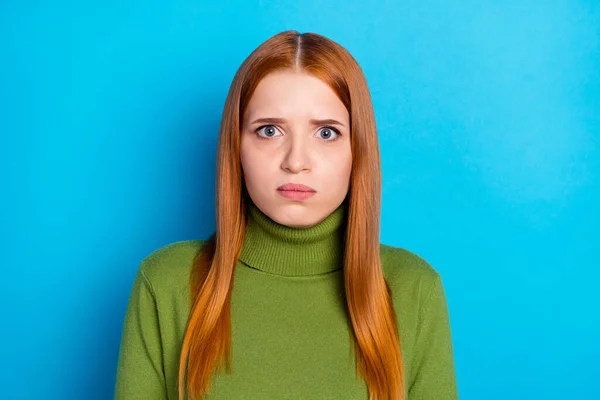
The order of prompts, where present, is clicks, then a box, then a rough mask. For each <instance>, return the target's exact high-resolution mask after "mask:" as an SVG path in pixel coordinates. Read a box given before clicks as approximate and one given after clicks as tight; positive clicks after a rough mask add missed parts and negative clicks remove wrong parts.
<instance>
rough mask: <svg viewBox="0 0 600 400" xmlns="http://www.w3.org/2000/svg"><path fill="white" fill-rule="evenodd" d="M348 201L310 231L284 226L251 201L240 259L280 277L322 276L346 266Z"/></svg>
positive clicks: (248, 207)
mask: <svg viewBox="0 0 600 400" xmlns="http://www.w3.org/2000/svg"><path fill="white" fill-rule="evenodd" d="M345 204H346V202H343V203H342V204H341V205H340V206H339V207H338V208H337V209H335V210H334V211H333V212H332V213H331V214H329V215H328V216H327V217H326V218H325V219H324V220H323V221H321V222H319V223H318V224H317V225H314V226H311V227H309V228H292V227H289V226H286V225H281V224H279V223H277V222H275V221H274V220H272V219H271V218H270V217H269V216H267V215H266V214H264V213H263V212H262V211H261V210H260V209H259V208H258V207H257V206H256V205H255V204H254V203H252V202H251V201H249V202H248V206H247V215H248V218H247V225H246V236H245V238H244V245H243V247H242V252H241V255H240V260H241V261H242V262H243V263H245V264H247V265H248V266H250V267H252V268H255V269H258V270H261V271H264V272H268V273H271V274H277V275H287V276H306V275H316V274H323V273H326V272H331V271H335V270H337V269H340V268H342V267H343V257H344V248H343V243H344V234H345V227H346V207H345Z"/></svg>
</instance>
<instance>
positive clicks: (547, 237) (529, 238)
mask: <svg viewBox="0 0 600 400" xmlns="http://www.w3.org/2000/svg"><path fill="white" fill-rule="evenodd" d="M370 3H371V2H366V1H362V2H361V1H348V0H346V1H322V0H319V1H313V0H309V1H303V2H296V1H291V0H286V1H259V2H254V4H251V2H243V1H219V2H214V4H209V3H208V2H198V1H162V2H160V1H105V2H102V3H97V4H92V3H89V2H67V1H54V2H49V1H45V2H42V1H33V2H17V1H3V2H2V4H1V5H0V132H1V145H0V163H1V164H0V167H1V169H0V171H1V174H2V175H1V176H0V178H1V182H2V184H1V187H2V196H1V200H0V201H1V202H2V204H1V207H0V212H1V215H0V217H1V224H0V234H2V237H3V240H2V247H3V249H2V253H3V254H4V261H3V262H2V265H1V268H2V274H3V278H2V282H1V283H0V285H1V286H0V289H1V290H0V296H2V298H0V300H1V304H2V324H3V326H2V329H1V334H2V335H3V340H4V341H5V342H4V345H3V346H2V347H3V353H2V354H3V355H2V361H3V362H2V367H0V368H2V371H0V376H2V379H3V380H5V382H3V383H2V387H3V389H2V392H3V393H2V398H6V399H34V398H44V399H84V398H85V399H107V398H111V397H112V394H113V385H114V382H115V373H116V363H117V357H118V347H119V342H120V336H121V328H122V325H121V324H122V322H123V318H124V314H125V308H126V303H127V300H128V296H129V292H130V290H131V285H132V282H133V277H134V275H135V273H136V271H137V268H138V264H139V262H140V260H141V259H142V258H143V257H145V256H146V255H148V254H149V253H150V252H151V251H153V250H154V249H156V248H158V247H160V246H163V245H166V244H168V243H170V242H173V241H178V240H186V239H197V238H205V237H206V236H207V235H209V234H210V233H211V232H212V230H213V227H214V215H213V213H214V202H213V198H214V173H215V151H216V143H217V142H216V141H217V132H218V124H219V121H220V115H221V111H222V107H223V104H224V100H225V96H226V93H227V90H228V87H229V84H230V83H231V79H232V78H233V75H234V73H235V71H236V69H237V68H238V67H239V65H240V63H241V62H242V61H243V60H244V58H245V57H246V56H247V55H248V54H249V53H250V52H251V51H252V50H253V49H254V48H255V47H256V46H258V45H259V44H260V43H261V42H263V41H264V40H266V39H267V38H268V37H269V36H271V35H273V34H275V33H277V32H279V31H282V30H286V29H297V30H300V31H302V32H305V31H311V32H317V33H321V34H323V35H326V36H328V37H330V38H331V39H333V40H336V41H337V42H339V43H340V44H342V45H343V46H345V47H346V48H347V49H348V50H349V51H350V52H351V53H352V54H353V55H354V56H355V58H356V59H357V60H358V62H359V63H360V64H361V66H362V67H363V70H364V72H365V74H366V76H367V80H368V82H369V85H370V88H371V91H372V95H373V101H374V106H375V110H376V115H377V122H378V128H379V133H380V145H381V151H382V154H381V155H382V168H383V178H384V186H383V204H382V224H381V225H382V234H381V241H382V242H384V243H387V244H391V245H395V246H399V247H404V248H406V249H409V250H411V251H413V252H416V253H417V254H420V255H421V256H423V257H424V258H425V259H427V260H428V261H429V262H430V263H431V264H432V265H433V266H434V267H435V268H436V269H437V270H438V271H439V272H440V273H441V274H442V277H443V280H444V285H445V289H446V292H447V297H448V302H449V307H450V316H451V323H452V329H453V343H454V349H455V360H456V368H457V375H458V386H459V391H460V397H461V399H463V400H476V399H488V400H495V399H498V400H500V399H502V400H505V399H546V400H549V399H566V398H568V399H593V398H595V399H598V398H600V386H598V384H597V382H598V381H597V379H598V375H599V373H600V367H599V358H600V343H599V341H600V311H599V310H598V308H599V306H600V297H599V295H598V282H599V279H600V272H599V271H600V256H599V254H598V252H599V250H600V239H599V234H598V228H599V227H600V216H599V213H598V209H599V205H600V189H599V186H600V185H599V182H598V181H599V179H600V150H599V148H598V145H599V140H600V132H599V131H600V51H599V47H600V2H597V1H591V0H590V1H560V0H553V1H552V2H546V1H533V0H520V1H511V2H496V1H473V0H463V1H455V2H444V1H402V2H392V1H382V2H373V3H372V4H370ZM500 3H502V4H500ZM550 3H551V4H550ZM6 255H8V257H6Z"/></svg>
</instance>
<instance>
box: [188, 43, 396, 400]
mask: <svg viewBox="0 0 600 400" xmlns="http://www.w3.org/2000/svg"><path fill="white" fill-rule="evenodd" d="M281 69H292V70H297V71H302V72H305V73H308V74H311V75H313V76H316V77H317V78H319V79H321V80H322V81H324V82H325V83H327V84H328V85H329V86H330V87H331V88H332V89H333V90H334V91H335V93H336V94H337V96H338V97H339V99H340V100H341V101H342V103H343V104H344V105H345V106H346V109H347V110H348V113H349V115H350V125H351V128H350V140H351V150H352V170H351V177H350V186H349V191H348V195H347V201H348V214H347V215H348V217H347V218H348V220H347V225H346V226H347V228H346V240H345V243H346V245H345V249H344V252H345V253H344V282H345V292H346V293H345V297H346V303H347V307H348V315H349V318H350V320H351V325H352V332H351V334H352V335H351V337H352V338H353V343H354V348H355V350H356V374H357V377H359V376H362V377H363V378H364V380H365V381H366V383H367V386H368V389H369V399H370V400H404V389H405V383H404V366H403V362H402V355H401V346H400V336H399V332H398V324H397V321H396V314H395V312H394V306H393V303H392V300H391V291H390V288H389V285H388V284H387V282H386V281H385V279H384V276H383V271H382V267H381V259H380V253H379V215H380V201H381V169H380V161H379V144H378V139H377V130H376V126H375V116H374V112H373V105H372V102H371V96H370V94H369V89H368V86H367V82H366V79H365V77H364V74H363V72H362V70H361V69H360V67H359V65H358V63H357V62H356V61H355V60H354V58H353V57H352V56H351V55H350V53H349V52H348V51H347V50H346V49H344V48H343V47H342V46H340V45H339V44H337V43H336V42H334V41H332V40H330V39H328V38H326V37H324V36H321V35H317V34H314V33H304V34H300V33H299V32H297V31H285V32H281V33H279V34H277V35H275V36H272V37H271V38H269V39H268V40H267V41H265V42H264V43H262V44H261V45H260V46H259V47H258V48H256V50H254V51H253V52H252V53H251V54H250V55H249V56H248V58H247V59H246V60H245V61H244V62H243V63H242V65H241V66H240V68H239V69H238V71H237V73H236V75H235V77H234V79H233V82H232V84H231V87H230V90H229V93H228V96H227V99H226V101H225V107H224V110H223V115H222V121H221V126H220V132H219V140H218V150H217V173H216V230H215V233H214V234H213V235H212V236H211V237H210V239H209V240H208V241H207V242H206V243H205V244H204V246H203V247H202V248H201V249H200V251H199V252H198V255H197V257H196V259H195V260H194V265H193V268H192V273H191V276H190V286H191V293H192V308H191V312H190V316H189V319H188V324H187V328H186V331H185V335H184V339H183V345H182V349H181V356H180V363H179V381H178V382H179V399H180V400H183V399H184V395H185V394H189V396H190V398H191V399H203V398H204V396H205V395H206V394H208V393H209V386H210V378H211V375H212V373H213V372H217V371H220V370H221V367H222V366H223V363H225V366H226V371H227V372H228V373H231V360H230V347H231V312H230V311H231V310H230V309H231V290H232V287H233V276H234V268H235V265H236V263H237V261H238V258H239V256H240V253H241V250H242V245H243V242H244V235H245V231H246V202H247V201H248V200H247V199H246V195H247V194H246V190H245V186H244V183H243V175H242V168H241V160H240V134H241V132H240V128H241V126H240V125H241V123H242V119H243V116H244V112H245V110H246V107H247V105H248V102H249V101H250V98H251V96H252V93H253V92H254V90H255V88H256V86H257V85H258V83H259V82H260V80H261V79H262V78H264V77H265V76H266V75H267V74H269V73H270V72H273V71H276V70H281Z"/></svg>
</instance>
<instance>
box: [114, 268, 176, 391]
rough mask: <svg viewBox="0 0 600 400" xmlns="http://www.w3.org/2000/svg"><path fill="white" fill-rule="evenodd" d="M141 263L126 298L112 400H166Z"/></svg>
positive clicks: (154, 315) (153, 306)
mask: <svg viewBox="0 0 600 400" xmlns="http://www.w3.org/2000/svg"><path fill="white" fill-rule="evenodd" d="M143 265H144V263H143V262H142V264H141V266H140V268H139V270H138V273H137V275H136V277H135V280H134V283H133V288H132V291H131V294H130V297H129V303H128V305H127V311H126V314H125V322H124V325H123V333H122V337H121V346H120V350H119V361H118V366H117V380H116V385H115V400H137V399H140V400H141V399H144V400H165V399H167V391H166V385H165V374H164V370H163V359H162V344H161V338H160V327H159V321H158V310H157V303H156V297H155V295H154V291H153V290H152V286H151V285H150V282H149V281H148V279H147V278H146V276H145V275H144V272H143Z"/></svg>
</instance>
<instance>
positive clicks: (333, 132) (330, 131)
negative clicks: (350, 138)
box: [319, 126, 340, 142]
mask: <svg viewBox="0 0 600 400" xmlns="http://www.w3.org/2000/svg"><path fill="white" fill-rule="evenodd" d="M319 132H320V133H321V138H323V139H325V140H326V141H328V142H333V141H334V140H336V139H337V138H338V137H339V136H340V132H339V131H338V130H337V129H335V128H332V127H330V126H325V127H323V128H321V129H320V130H319ZM331 137H333V139H331Z"/></svg>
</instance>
